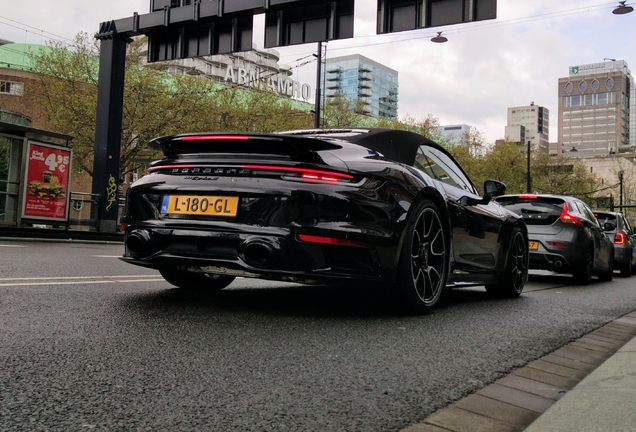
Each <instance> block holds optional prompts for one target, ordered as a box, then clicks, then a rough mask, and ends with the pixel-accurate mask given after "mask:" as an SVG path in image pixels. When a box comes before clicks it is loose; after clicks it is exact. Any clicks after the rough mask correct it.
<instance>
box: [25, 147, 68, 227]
mask: <svg viewBox="0 0 636 432" xmlns="http://www.w3.org/2000/svg"><path fill="white" fill-rule="evenodd" d="M71 155H72V152H71V149H70V148H67V147H59V146H56V145H52V144H44V143H37V142H33V141H29V143H28V147H27V154H26V175H25V182H24V185H25V186H24V195H23V196H24V205H23V207H22V217H24V218H34V219H45V220H58V221H60V222H65V221H66V220H67V219H68V205H69V193H70V192H69V190H68V188H69V185H70V180H71Z"/></svg>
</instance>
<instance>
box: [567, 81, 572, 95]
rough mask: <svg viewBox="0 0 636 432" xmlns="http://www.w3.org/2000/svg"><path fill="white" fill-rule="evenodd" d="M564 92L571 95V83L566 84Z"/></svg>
mask: <svg viewBox="0 0 636 432" xmlns="http://www.w3.org/2000/svg"><path fill="white" fill-rule="evenodd" d="M565 91H566V93H571V92H572V83H567V84H566V85H565Z"/></svg>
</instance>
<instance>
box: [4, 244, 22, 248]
mask: <svg viewBox="0 0 636 432" xmlns="http://www.w3.org/2000/svg"><path fill="white" fill-rule="evenodd" d="M0 247H23V248H24V247H26V246H24V245H9V244H6V245H5V244H0Z"/></svg>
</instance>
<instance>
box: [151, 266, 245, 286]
mask: <svg viewBox="0 0 636 432" xmlns="http://www.w3.org/2000/svg"><path fill="white" fill-rule="evenodd" d="M159 273H161V276H163V278H164V279H165V280H166V282H168V283H169V284H172V285H174V286H176V287H178V288H182V289H189V290H205V291H220V290H222V289H223V288H225V287H227V286H228V285H229V284H231V283H232V282H233V281H234V279H235V276H226V275H207V274H205V273H194V272H186V271H181V270H177V269H175V268H167V269H162V270H159Z"/></svg>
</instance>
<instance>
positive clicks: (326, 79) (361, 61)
mask: <svg viewBox="0 0 636 432" xmlns="http://www.w3.org/2000/svg"><path fill="white" fill-rule="evenodd" d="M321 82H322V86H321V96H322V97H323V100H325V98H330V97H334V96H335V95H336V94H340V95H342V96H344V97H345V98H346V99H348V100H350V101H352V102H353V101H356V100H361V101H363V102H364V103H365V108H364V109H365V111H367V113H368V114H369V115H371V116H374V117H379V118H385V119H388V120H397V106H398V73H397V71H395V70H393V69H391V68H389V67H386V66H384V65H382V64H380V63H378V62H376V61H373V60H371V59H369V58H367V57H364V56H361V55H360V54H353V55H348V56H342V57H334V58H328V59H327V61H326V65H325V67H324V68H323V71H322V72H321Z"/></svg>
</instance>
